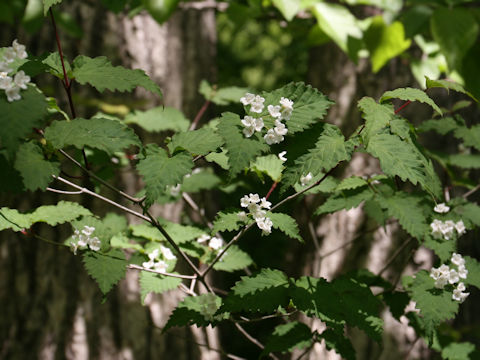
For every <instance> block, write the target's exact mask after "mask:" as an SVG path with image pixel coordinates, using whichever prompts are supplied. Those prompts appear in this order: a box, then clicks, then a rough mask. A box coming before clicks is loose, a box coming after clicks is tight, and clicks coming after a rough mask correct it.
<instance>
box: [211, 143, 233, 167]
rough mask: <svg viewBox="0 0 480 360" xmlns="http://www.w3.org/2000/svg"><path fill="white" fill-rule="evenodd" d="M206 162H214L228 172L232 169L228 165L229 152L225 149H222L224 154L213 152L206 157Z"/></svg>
mask: <svg viewBox="0 0 480 360" xmlns="http://www.w3.org/2000/svg"><path fill="white" fill-rule="evenodd" d="M205 160H207V161H208V162H214V163H215V164H217V165H219V166H220V167H221V168H222V169H224V170H228V169H229V168H230V167H229V165H228V156H227V151H226V150H225V149H223V148H222V152H219V153H213V152H212V153H210V154H208V155H207V156H205Z"/></svg>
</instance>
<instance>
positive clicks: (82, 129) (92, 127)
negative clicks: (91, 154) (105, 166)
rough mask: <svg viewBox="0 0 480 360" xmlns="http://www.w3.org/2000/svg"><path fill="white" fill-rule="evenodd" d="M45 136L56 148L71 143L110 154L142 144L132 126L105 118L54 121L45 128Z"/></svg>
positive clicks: (81, 147) (78, 146) (80, 147)
mask: <svg viewBox="0 0 480 360" xmlns="http://www.w3.org/2000/svg"><path fill="white" fill-rule="evenodd" d="M45 138H46V139H47V140H48V141H49V142H50V143H51V144H52V146H53V147H54V148H56V149H62V148H64V147H66V146H70V145H71V146H75V147H76V148H77V149H83V148H84V147H85V146H88V147H91V148H94V149H99V150H102V151H105V152H106V153H107V154H109V155H113V154H114V153H115V152H117V151H122V150H123V149H125V148H127V147H129V146H131V145H135V146H140V145H141V143H140V141H139V139H138V137H137V136H136V135H135V133H134V132H133V130H132V129H131V128H129V127H128V126H126V125H125V124H122V123H121V122H118V121H115V120H109V119H104V118H92V119H90V120H87V119H82V118H78V119H74V120H72V121H54V122H53V123H52V124H51V125H50V126H49V127H48V128H47V129H46V130H45Z"/></svg>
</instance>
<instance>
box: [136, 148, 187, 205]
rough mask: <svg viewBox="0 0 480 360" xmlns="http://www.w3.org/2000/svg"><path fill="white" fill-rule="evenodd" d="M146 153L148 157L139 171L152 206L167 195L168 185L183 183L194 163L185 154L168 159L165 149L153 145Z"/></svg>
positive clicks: (140, 164)
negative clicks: (162, 196) (163, 195)
mask: <svg viewBox="0 0 480 360" xmlns="http://www.w3.org/2000/svg"><path fill="white" fill-rule="evenodd" d="M145 151H146V154H147V155H146V157H145V159H143V160H140V161H139V163H138V164H137V170H138V172H139V173H140V175H142V176H143V180H144V182H145V189H146V193H147V202H148V203H149V204H152V203H153V202H155V200H156V199H157V198H159V197H160V196H161V195H162V194H164V193H165V188H166V186H167V185H172V186H175V185H176V184H181V183H182V180H183V177H184V176H185V175H187V174H189V173H190V172H191V170H192V168H193V161H192V157H191V156H190V155H188V154H187V153H184V152H181V153H178V154H175V155H174V156H172V157H168V155H167V152H166V151H165V150H164V149H162V148H160V147H158V146H156V145H152V144H150V145H147V147H146V148H145Z"/></svg>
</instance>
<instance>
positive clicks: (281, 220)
mask: <svg viewBox="0 0 480 360" xmlns="http://www.w3.org/2000/svg"><path fill="white" fill-rule="evenodd" d="M267 217H269V218H270V220H272V222H273V225H272V226H273V228H274V229H278V230H280V231H281V232H283V233H285V235H287V236H289V237H291V238H292V239H297V240H298V241H300V242H302V243H303V239H302V237H301V236H300V231H299V229H298V224H297V221H296V220H295V219H294V218H292V217H291V216H290V215H287V214H282V213H272V212H267Z"/></svg>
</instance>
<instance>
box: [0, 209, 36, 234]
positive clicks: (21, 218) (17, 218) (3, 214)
mask: <svg viewBox="0 0 480 360" xmlns="http://www.w3.org/2000/svg"><path fill="white" fill-rule="evenodd" d="M31 225H32V222H31V219H30V216H29V215H28V214H22V213H20V212H19V211H18V210H16V209H9V208H7V207H2V208H0V231H2V230H5V229H12V230H13V231H22V230H23V229H28V228H29V227H30V226H31Z"/></svg>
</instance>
